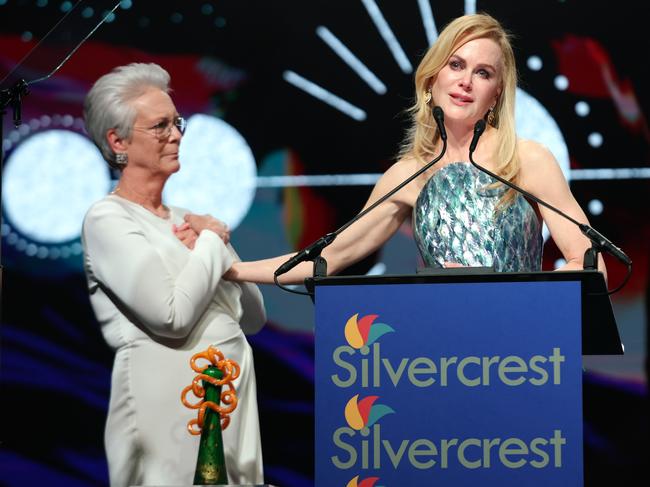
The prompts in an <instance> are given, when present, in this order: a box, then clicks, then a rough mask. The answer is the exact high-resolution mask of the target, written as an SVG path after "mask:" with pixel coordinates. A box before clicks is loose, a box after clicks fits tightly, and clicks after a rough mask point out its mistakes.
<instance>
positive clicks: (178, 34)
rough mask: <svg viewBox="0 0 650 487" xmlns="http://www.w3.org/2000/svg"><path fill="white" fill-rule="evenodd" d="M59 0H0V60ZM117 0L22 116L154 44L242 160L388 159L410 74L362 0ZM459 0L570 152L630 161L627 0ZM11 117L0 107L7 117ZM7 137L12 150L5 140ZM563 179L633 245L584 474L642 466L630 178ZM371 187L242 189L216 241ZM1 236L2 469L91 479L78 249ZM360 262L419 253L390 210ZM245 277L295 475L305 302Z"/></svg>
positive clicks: (90, 346) (416, 47)
mask: <svg viewBox="0 0 650 487" xmlns="http://www.w3.org/2000/svg"><path fill="white" fill-rule="evenodd" d="M64 3H65V2H60V1H49V2H47V1H45V0H40V1H21V0H4V1H0V63H1V64H0V78H3V77H4V75H5V74H6V73H8V72H9V71H11V70H13V69H14V68H15V67H16V65H17V63H18V62H19V61H20V60H21V59H23V56H24V55H25V54H27V53H28V52H29V51H30V50H31V49H34V47H35V46H36V44H37V43H38V41H39V40H40V39H41V38H42V37H43V36H44V35H45V34H46V33H47V32H48V31H49V30H50V29H51V28H52V26H53V25H54V24H55V23H56V22H57V21H58V20H59V19H60V18H61V17H62V16H63V14H64V12H63V10H64V9H65V7H64V8H63V9H62V5H63V4H64ZM104 3H105V5H108V4H110V3H112V2H104ZM431 3H432V6H431V8H432V11H433V15H434V17H435V21H436V25H437V27H438V30H442V27H443V26H444V25H445V24H446V23H447V22H448V21H450V20H451V19H453V18H454V17H456V16H458V15H462V14H463V13H464V8H465V3H464V2H463V1H461V0H457V1H446V2H431ZM377 4H378V6H379V7H380V9H381V11H382V13H383V15H384V17H385V18H386V20H387V22H388V23H389V24H390V26H391V28H392V30H393V32H394V33H395V36H396V37H397V39H398V40H399V41H400V44H401V45H402V47H403V49H404V51H405V53H406V55H407V56H408V58H409V59H410V61H411V64H412V65H413V67H414V68H415V67H416V66H417V63H418V60H419V58H420V56H421V55H422V54H423V52H424V51H425V50H426V48H427V39H426V36H425V32H424V29H423V27H422V20H421V16H420V12H419V10H418V5H417V1H416V0H401V1H399V2H398V1H388V0H383V1H378V2H377ZM101 5H102V2H82V4H81V5H79V6H77V7H76V8H75V11H76V12H77V13H78V12H80V11H81V10H82V9H83V8H84V7H85V6H93V7H94V8H95V10H96V12H95V15H94V16H92V17H91V18H89V19H88V20H84V19H82V18H81V16H80V15H76V19H74V18H69V19H68V20H67V21H66V22H67V24H68V25H66V26H64V27H67V29H60V30H59V31H60V32H72V34H71V35H70V34H61V35H59V34H58V32H59V31H57V32H55V34H57V35H53V36H52V37H51V39H49V41H48V42H47V43H45V45H41V46H39V48H38V52H37V54H36V55H33V56H31V57H29V58H28V59H27V60H26V61H25V62H24V66H25V67H26V69H22V70H20V71H19V72H18V73H17V74H18V75H20V76H22V77H25V78H26V79H36V78H38V77H40V76H43V75H45V74H46V73H48V72H49V71H50V70H51V69H52V68H53V67H54V66H55V65H56V64H58V61H59V60H60V59H62V56H63V54H64V53H65V52H67V51H68V50H69V49H70V47H71V46H72V45H74V44H75V43H76V41H79V40H81V37H82V36H81V35H80V34H79V33H86V32H88V31H89V30H90V27H91V26H92V24H93V22H94V23H97V22H98V21H99V16H98V13H99V12H100V11H101V10H102V6H101ZM124 6H125V7H127V6H128V7H129V8H119V9H118V10H117V11H116V13H117V16H116V18H115V20H113V21H112V22H110V23H106V24H104V25H102V26H101V27H100V28H99V29H98V30H97V31H96V32H95V33H94V35H93V36H92V37H91V38H90V39H89V40H88V41H86V42H85V43H84V44H83V45H82V47H81V48H80V49H79V50H78V51H77V52H76V53H75V54H74V55H73V56H72V57H71V58H70V60H69V61H68V62H67V63H66V64H65V65H64V66H63V68H62V69H60V70H59V71H58V72H57V73H56V74H55V75H54V76H53V77H52V78H50V79H49V80H46V81H44V82H42V83H39V84H35V85H34V86H32V87H31V92H30V94H29V95H28V96H27V97H25V99H24V103H23V120H24V121H25V122H26V123H28V122H29V121H30V120H31V119H34V118H37V117H39V116H41V115H43V114H49V115H53V114H62V113H67V114H71V115H72V116H74V117H79V116H81V104H82V101H83V96H84V95H85V93H86V92H87V90H88V89H89V88H90V86H91V84H92V82H93V81H94V80H95V79H96V78H97V77H99V76H100V75H101V74H104V73H105V72H108V71H109V70H110V69H111V68H112V67H114V66H116V65H121V64H126V63H128V62H133V61H145V62H150V61H152V62H157V63H159V64H161V65H163V67H165V68H166V69H167V70H168V71H169V72H170V74H171V76H172V85H173V87H174V89H175V92H174V99H175V101H176V103H177V106H178V108H179V110H180V111H181V113H183V114H187V115H189V114H192V113H208V114H211V115H214V116H217V117H220V118H222V119H223V120H225V121H226V122H228V123H229V124H230V125H232V126H233V127H236V129H237V130H238V131H239V132H240V133H241V134H242V135H243V136H244V138H245V139H246V141H247V142H248V144H249V145H250V147H251V149H252V151H253V154H254V156H255V159H256V161H257V163H258V172H259V174H265V175H293V174H308V175H322V174H355V173H380V172H382V171H383V170H385V169H386V168H387V167H388V166H389V165H390V164H391V163H392V162H393V161H394V157H395V154H396V153H397V151H398V148H399V144H400V142H401V140H402V137H403V133H404V130H405V128H406V123H405V122H406V119H405V117H404V115H403V111H404V110H405V109H406V108H407V107H408V106H409V105H410V103H411V100H412V74H404V73H403V72H402V71H400V69H399V68H398V66H397V64H396V63H395V61H394V60H393V58H392V56H391V55H390V53H389V51H388V49H387V48H386V45H385V43H384V41H383V40H382V39H381V37H380V36H379V35H378V33H377V29H376V27H375V25H374V24H373V22H372V20H371V19H370V17H369V16H368V13H367V11H366V9H365V8H364V6H363V4H362V2H361V1H360V0H359V1H357V0H329V1H322V0H312V1H309V2H305V1H298V0H282V1H277V2H262V1H234V0H230V1H214V2H210V1H192V2H153V1H148V2H146V1H133V2H125V4H124ZM477 9H478V10H479V11H486V12H488V13H490V14H492V15H494V16H495V17H497V18H498V19H499V20H500V21H501V22H502V23H503V24H504V25H505V26H506V28H508V29H509V30H510V31H511V32H512V33H513V34H514V36H515V49H516V51H515V53H516V56H517V62H518V66H519V75H520V83H521V87H522V88H523V89H524V90H525V91H526V92H527V93H528V94H529V95H531V96H533V97H534V98H535V99H537V100H538V101H539V102H540V103H541V104H542V105H543V106H544V107H545V108H546V109H547V110H548V112H549V113H550V114H551V116H552V117H553V119H554V120H555V122H556V123H557V124H558V126H559V128H560V130H561V132H562V135H563V137H564V139H565V141H566V145H567V147H568V151H569V156H570V163H571V169H573V170H580V169H594V168H614V169H617V168H631V167H632V168H648V163H649V162H650V157H649V156H650V154H649V151H648V141H649V138H650V137H649V130H648V124H647V121H646V118H645V117H646V115H645V114H646V113H647V110H648V107H650V100H649V96H650V95H649V94H648V90H647V86H648V74H647V52H648V48H649V47H650V45H649V43H648V40H647V36H646V35H645V33H646V31H647V11H646V7H645V6H644V4H643V3H642V2H632V1H621V2H605V1H596V2H593V1H585V0H582V1H570V0H566V1H551V0H548V1H546V0H544V1H542V0H540V1H526V2H514V1H496V0H493V1H479V2H477ZM73 13H74V12H73ZM179 15H180V17H179ZM71 17H72V16H71ZM179 19H180V20H179ZM319 25H324V26H326V27H328V28H329V29H330V30H331V31H332V32H333V33H335V34H336V35H337V37H339V39H341V40H342V41H344V42H345V44H346V45H347V46H348V47H349V48H350V50H352V51H353V52H354V53H355V54H357V55H358V56H359V57H360V58H361V59H362V60H363V61H364V63H365V64H366V65H367V66H368V67H369V68H371V69H372V71H373V72H375V73H376V74H377V75H378V76H379V77H380V78H381V79H382V81H383V82H384V83H385V84H386V86H387V87H388V92H387V93H386V94H385V95H382V96H379V95H377V94H376V93H374V92H373V91H372V90H370V89H369V88H368V86H367V85H366V84H365V83H363V82H362V81H361V80H360V79H359V78H358V77H357V75H356V74H355V73H354V72H353V71H352V70H350V69H349V68H348V67H347V66H346V65H345V64H344V63H343V62H341V60H340V59H339V58H338V57H337V56H336V55H335V54H334V53H333V52H332V51H331V50H330V49H329V47H328V46H327V45H326V44H325V43H324V42H323V41H322V40H321V39H319V38H318V37H317V35H316V34H315V29H316V27H317V26H319ZM27 33H29V34H27ZM531 55H536V56H539V57H540V58H541V59H543V61H544V66H543V69H541V70H539V71H533V70H531V69H529V68H527V60H528V58H529V57H530V56H531ZM288 69H290V70H293V71H295V72H297V73H299V74H301V75H302V76H304V77H305V78H308V79H310V80H312V81H314V82H317V83H318V84H319V85H321V86H323V87H326V88H327V89H328V90H330V91H331V92H333V93H335V94H337V95H339V96H341V97H342V98H345V99H346V100H348V101H350V102H351V103H353V104H354V105H356V106H359V107H363V109H364V110H365V111H366V112H367V119H366V120H365V121H364V122H358V121H355V120H353V119H352V118H350V117H347V116H345V115H344V114H342V113H341V112H339V111H337V110H335V109H333V108H332V107H330V106H328V105H326V104H324V103H322V102H321V101H319V100H316V99H315V98H313V97H311V96H309V95H307V94H306V93H304V92H303V91H300V90H298V89H297V88H296V87H294V86H292V85H291V84H289V83H287V82H286V81H284V79H283V72H285V71H286V70H288ZM558 74H563V75H564V76H566V77H567V78H568V80H569V87H568V88H567V89H566V90H558V89H556V88H555V86H554V79H555V77H556V76H557V75H558ZM7 86H9V84H8V82H7V83H5V84H3V85H2V88H5V87H7ZM578 101H585V102H587V103H588V104H589V106H590V113H589V115H588V116H587V117H582V118H580V117H577V116H576V113H575V108H574V107H575V104H576V103H577V102H578ZM12 130H13V127H12V124H11V112H9V113H8V114H7V115H6V116H5V117H4V131H5V136H7V134H9V133H10V132H11V131H12ZM592 132H599V133H600V134H602V136H603V144H602V145H601V146H599V147H592V146H590V145H589V144H588V143H587V137H588V135H589V134H590V133H592ZM13 149H15V147H13ZM273 154H280V155H281V159H282V164H280V165H278V166H272V165H271V164H270V162H269V161H270V160H271V158H272V157H271V156H272V155H273ZM6 156H7V159H9V160H10V156H11V151H8V153H7V154H6ZM65 162H66V161H61V164H62V165H64V164H65ZM75 176H77V177H78V176H79V175H75ZM215 184H218V181H217V182H215ZM571 189H572V191H573V192H574V194H575V196H576V198H577V200H578V202H579V203H580V204H581V205H582V206H583V208H585V209H587V208H588V207H589V203H590V202H591V201H592V200H594V199H598V200H600V201H601V202H602V204H603V207H604V210H603V212H602V213H600V214H589V217H590V221H591V223H592V226H594V227H595V228H597V229H598V230H599V231H601V232H602V233H603V234H605V235H607V236H608V237H609V238H610V239H611V240H612V241H613V242H615V243H616V244H617V245H618V246H620V247H621V248H623V249H624V250H625V251H626V253H627V254H628V255H630V257H631V258H632V260H633V261H634V272H633V275H632V278H631V279H630V281H629V282H628V284H627V286H626V287H625V288H624V289H623V290H622V291H620V292H619V293H617V294H616V295H614V296H613V297H612V303H613V306H614V311H615V314H616V317H617V322H618V327H619V332H620V334H621V337H622V339H623V341H624V343H625V345H626V352H627V353H626V355H625V356H624V357H590V358H587V359H586V360H585V376H584V380H585V387H584V394H585V396H584V397H585V399H584V404H585V406H584V409H585V426H584V430H585V479H586V484H587V485H641V484H643V483H644V480H643V479H647V473H646V470H647V467H646V466H645V465H644V461H647V458H648V455H647V452H648V450H647V441H648V426H647V425H648V423H647V412H646V407H647V371H646V367H647V358H646V357H647V343H646V335H647V324H646V317H647V311H646V308H645V307H646V303H647V302H648V300H647V292H648V291H647V289H648V286H647V279H648V258H647V256H648V242H650V228H649V221H648V207H649V204H648V199H647V194H648V189H650V188H649V184H648V179H647V176H646V177H645V178H636V179H603V180H593V179H588V180H576V181H572V182H571ZM369 191H370V186H332V187H311V188H298V189H296V188H284V189H282V188H279V189H259V190H258V192H257V195H256V199H255V201H254V202H253V205H252V207H251V208H250V210H249V214H248V215H247V217H246V218H245V219H244V221H243V222H242V223H241V225H240V227H239V228H238V229H236V230H235V232H234V234H233V242H234V244H235V247H236V248H237V249H238V251H239V253H240V255H241V256H242V258H244V259H254V258H261V257H265V256H268V255H270V254H275V253H277V252H287V251H290V250H291V249H297V248H301V247H303V246H304V245H306V244H308V243H309V242H311V241H312V240H313V239H314V238H317V237H318V236H320V235H322V234H323V233H324V232H326V231H331V230H333V229H334V228H336V227H338V226H339V225H341V224H343V223H344V222H345V221H347V220H348V219H349V218H351V217H352V216H353V215H354V214H355V212H356V211H358V210H359V208H361V206H362V205H363V202H364V201H365V199H366V198H367V196H368V194H369ZM269 212H270V213H269ZM268 215H271V216H272V218H271V219H270V220H269V219H267V218H266V217H267V216H268ZM5 219H6V215H3V221H5ZM263 220H264V221H265V223H260V222H261V221H263ZM8 223H11V222H8ZM52 225H56V222H55V221H53V222H52ZM4 235H5V231H4V229H3V241H2V265H3V275H2V329H1V330H0V332H1V334H0V339H1V342H0V346H1V348H0V373H1V376H0V387H1V391H2V392H1V394H2V413H1V418H2V420H1V430H0V442H1V443H0V483H1V484H2V485H7V486H19V485H36V484H39V483H41V482H45V481H47V482H48V485H66V486H77V485H79V486H95V485H97V486H100V485H106V484H107V474H106V466H105V460H104V452H103V443H102V438H103V426H104V419H105V414H106V405H107V401H108V395H109V388H110V368H111V363H112V353H111V351H110V350H109V349H108V348H107V346H106V345H105V344H104V341H103V338H102V336H101V334H100V331H99V329H98V327H97V325H96V322H95V319H94V316H93V314H92V311H91V309H90V307H89V303H88V297H87V292H86V287H85V281H84V277H83V273H82V271H81V259H80V257H79V256H78V255H72V256H70V257H68V258H64V259H56V260H54V259H49V260H48V259H45V260H43V259H40V260H39V259H36V258H34V257H29V256H27V255H25V254H24V253H23V252H21V251H20V250H18V249H17V248H16V247H15V246H13V245H10V244H9V243H8V242H7V240H6V238H4ZM36 243H37V244H38V242H36ZM68 243H69V244H74V243H75V242H68ZM43 245H45V244H43ZM557 257H558V252H557V249H556V248H555V247H554V245H553V243H552V242H548V243H547V244H546V248H545V260H544V268H545V269H548V270H550V269H552V268H553V264H554V262H555V259H556V258H557ZM378 262H382V263H385V264H386V266H387V271H388V272H392V273H410V272H413V271H414V269H415V266H416V265H417V264H418V260H417V257H416V250H415V247H414V245H413V243H412V238H411V236H410V229H409V228H408V226H407V225H405V227H404V228H403V229H402V230H401V231H400V232H399V234H398V235H397V236H396V238H394V239H393V241H391V243H389V244H388V245H387V246H386V249H384V250H382V251H381V252H377V253H375V254H373V255H371V256H369V257H368V258H367V259H365V260H364V261H362V262H360V263H359V264H357V265H355V266H353V267H352V268H351V269H349V270H348V271H346V272H347V273H350V274H355V273H365V272H367V271H368V270H369V269H370V268H371V267H373V266H374V265H375V264H377V263H378ZM607 263H608V270H609V282H610V287H611V286H614V285H616V284H618V283H619V282H620V281H621V280H622V279H623V277H624V275H625V269H624V268H623V267H622V266H621V265H620V264H619V263H618V262H616V261H614V260H612V259H610V258H609V257H608V258H607ZM262 290H263V293H264V295H265V299H266V303H267V309H268V310H269V323H268V324H267V327H266V328H265V329H264V330H263V331H262V332H261V333H260V334H259V335H257V336H254V337H250V341H251V343H252V346H253V349H254V351H255V359H256V370H257V377H258V387H259V402H260V411H261V422H262V429H263V431H262V434H263V442H264V444H263V448H264V460H265V473H266V480H267V482H269V483H273V484H277V485H279V486H303V485H311V483H312V480H311V479H312V475H313V447H312V441H313V420H314V418H313V405H312V395H313V390H312V388H313V335H312V325H313V320H312V317H311V314H310V313H311V305H310V303H309V302H308V300H305V299H303V298H301V297H298V296H294V295H288V294H287V293H283V292H282V291H279V290H278V289H276V288H273V287H271V286H264V287H263V289H262ZM151 373H152V374H155V373H156V371H155V370H152V371H151Z"/></svg>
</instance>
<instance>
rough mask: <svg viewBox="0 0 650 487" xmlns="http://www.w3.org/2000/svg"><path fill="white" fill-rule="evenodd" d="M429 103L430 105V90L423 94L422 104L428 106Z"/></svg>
mask: <svg viewBox="0 0 650 487" xmlns="http://www.w3.org/2000/svg"><path fill="white" fill-rule="evenodd" d="M429 103H431V90H427V91H425V92H424V104H425V105H428V104H429Z"/></svg>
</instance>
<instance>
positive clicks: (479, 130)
mask: <svg viewBox="0 0 650 487" xmlns="http://www.w3.org/2000/svg"><path fill="white" fill-rule="evenodd" d="M485 127H486V123H485V120H483V119H482V118H481V119H480V120H479V121H478V122H476V123H475V124H474V134H476V135H478V136H479V137H480V136H481V135H483V132H484V131H485Z"/></svg>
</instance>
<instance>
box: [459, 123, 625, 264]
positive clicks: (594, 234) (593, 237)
mask: <svg viewBox="0 0 650 487" xmlns="http://www.w3.org/2000/svg"><path fill="white" fill-rule="evenodd" d="M484 131H485V120H483V119H480V120H479V121H478V122H476V124H475V125H474V137H473V138H472V142H471V143H470V145H469V162H471V163H472V165H473V166H474V167H475V168H476V169H478V170H479V171H481V172H484V173H485V174H487V175H488V176H491V177H492V178H494V179H496V180H497V181H499V182H501V183H503V184H505V185H506V186H508V187H509V188H512V189H514V190H515V191H517V192H518V193H520V194H523V195H524V196H525V197H526V198H529V199H531V200H533V201H535V202H536V203H538V204H540V205H542V206H544V207H546V208H548V209H549V210H551V211H554V212H555V213H557V214H558V215H560V216H562V217H564V218H566V219H567V220H569V221H570V222H571V223H573V224H574V225H576V226H577V227H578V228H579V229H580V231H581V232H582V234H583V235H584V236H585V237H587V238H588V239H589V240H590V241H591V245H592V248H591V249H588V250H587V252H586V253H585V264H584V268H585V269H596V268H597V264H596V260H595V258H593V259H589V260H592V261H593V262H590V263H589V265H587V260H588V259H587V254H588V253H589V252H590V251H591V250H596V251H600V250H605V251H606V252H608V253H609V254H611V255H613V256H614V257H616V258H617V259H618V260H620V261H621V262H623V263H624V264H625V265H627V266H631V265H632V260H631V259H630V258H629V257H628V256H627V255H625V252H623V251H622V250H621V249H620V248H618V247H617V246H616V245H614V244H613V243H612V242H611V241H609V240H608V239H607V238H606V237H605V236H604V235H603V234H601V233H600V232H598V231H597V230H595V229H593V228H592V227H590V226H589V225H587V224H585V223H580V222H579V221H577V220H575V219H574V218H571V217H570V216H569V215H567V214H566V213H564V212H562V211H560V210H558V209H557V208H555V207H554V206H551V205H550V204H548V203H547V202H546V201H543V200H541V199H539V198H538V197H537V196H535V195H533V194H531V193H529V192H528V191H526V190H525V189H522V188H520V187H519V186H517V185H516V184H514V183H511V182H510V181H508V180H506V179H504V178H502V177H501V176H498V175H496V174H494V173H493V172H491V171H488V170H487V169H485V168H484V167H483V166H480V165H478V164H477V163H476V162H474V158H473V157H472V154H473V153H474V151H475V150H476V145H477V144H478V139H479V138H480V137H481V135H483V132H484Z"/></svg>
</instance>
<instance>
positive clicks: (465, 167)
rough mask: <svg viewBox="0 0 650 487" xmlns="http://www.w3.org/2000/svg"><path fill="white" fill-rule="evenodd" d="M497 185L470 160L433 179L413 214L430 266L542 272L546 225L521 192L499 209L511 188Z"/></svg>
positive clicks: (415, 232)
mask: <svg viewBox="0 0 650 487" xmlns="http://www.w3.org/2000/svg"><path fill="white" fill-rule="evenodd" d="M492 183H494V180H493V179H492V178H491V177H490V176H488V175H487V174H485V173H483V172H481V171H479V170H478V169H476V168H475V167H474V166H473V165H471V164H470V163H467V162H456V163H453V164H448V165H447V166H445V167H443V168H441V169H440V170H438V171H436V172H435V173H434V175H433V176H431V178H430V179H429V181H427V183H426V184H425V186H424V188H423V189H422V191H421V193H420V195H419V196H418V199H417V202H416V205H415V210H414V212H413V229H414V234H415V241H416V242H417V245H418V249H419V250H420V254H421V255H422V258H423V259H424V262H425V264H426V265H427V266H429V267H438V268H440V267H443V264H444V263H445V262H456V263H459V264H462V265H464V266H472V267H476V266H480V267H492V268H493V269H494V270H495V271H497V272H526V271H539V270H541V265H542V245H543V239H542V224H541V222H540V220H539V218H538V216H537V214H536V213H535V210H534V209H533V207H532V206H531V205H530V203H529V202H528V201H527V200H526V199H525V198H524V197H523V196H522V195H521V194H517V195H516V197H515V198H514V200H513V201H512V202H511V203H510V204H509V205H508V206H506V207H504V208H499V209H497V203H498V201H499V199H500V197H501V196H502V195H503V193H504V191H505V189H504V186H503V185H499V186H496V187H489V186H490V185H491V184H492Z"/></svg>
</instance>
